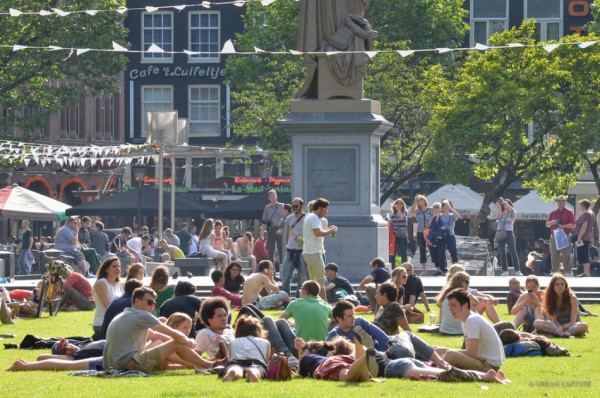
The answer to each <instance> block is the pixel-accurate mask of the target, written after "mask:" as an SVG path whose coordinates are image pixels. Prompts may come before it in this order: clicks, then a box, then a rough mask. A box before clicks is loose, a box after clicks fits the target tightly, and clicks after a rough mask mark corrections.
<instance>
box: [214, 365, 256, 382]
mask: <svg viewBox="0 0 600 398" xmlns="http://www.w3.org/2000/svg"><path fill="white" fill-rule="evenodd" d="M244 373H245V374H246V380H248V382H249V383H256V382H258V381H260V379H261V376H260V372H259V371H258V370H257V369H246V371H245V372H244V370H243V369H242V368H241V367H240V366H237V365H236V366H231V367H230V368H229V369H228V370H227V373H225V376H223V381H224V382H228V381H235V380H238V379H241V378H243V377H244Z"/></svg>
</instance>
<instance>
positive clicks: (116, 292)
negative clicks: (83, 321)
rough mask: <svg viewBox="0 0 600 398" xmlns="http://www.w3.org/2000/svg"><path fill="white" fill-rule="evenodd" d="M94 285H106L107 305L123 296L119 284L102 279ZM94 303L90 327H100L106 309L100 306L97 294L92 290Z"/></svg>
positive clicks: (100, 302)
mask: <svg viewBox="0 0 600 398" xmlns="http://www.w3.org/2000/svg"><path fill="white" fill-rule="evenodd" d="M96 283H104V284H105V285H106V289H107V292H108V297H109V303H110V302H111V301H113V300H114V299H116V298H117V297H121V296H122V295H123V289H122V287H121V283H119V282H115V283H114V284H111V283H110V282H109V281H108V279H106V278H102V279H100V280H99V281H97V282H96ZM94 285H95V284H94ZM94 301H96V312H95V313H94V321H93V322H92V326H102V322H104V314H105V313H106V308H105V307H104V306H103V305H102V301H100V297H99V296H98V293H96V289H94Z"/></svg>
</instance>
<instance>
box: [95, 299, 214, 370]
mask: <svg viewBox="0 0 600 398" xmlns="http://www.w3.org/2000/svg"><path fill="white" fill-rule="evenodd" d="M132 300H133V306H132V308H127V309H125V311H123V313H122V314H120V315H119V316H117V317H116V318H115V319H113V321H112V322H111V323H110V326H109V327H108V331H107V332H106V346H105V347H104V354H103V358H104V359H103V365H104V368H105V369H116V370H140V371H142V372H153V371H156V370H160V369H164V368H166V367H167V365H168V364H167V362H166V360H167V357H169V356H170V355H171V354H173V353H175V354H177V356H178V357H179V358H180V359H181V362H180V364H181V365H184V366H189V367H199V368H204V369H207V368H210V367H213V366H215V365H219V363H218V362H212V361H207V360H205V359H203V358H202V357H200V355H198V354H197V353H196V352H195V351H194V350H193V349H192V348H193V347H195V344H194V341H193V340H191V339H189V338H188V337H187V335H186V334H183V333H181V332H180V331H178V330H175V329H173V328H171V327H169V326H167V325H165V324H162V323H161V322H160V321H159V320H158V319H157V318H156V317H155V316H154V315H152V314H153V313H154V310H155V307H156V293H155V292H154V290H152V289H150V288H148V287H140V288H138V289H136V290H135V291H134V292H133V298H132ZM155 331H156V332H158V333H161V334H165V335H167V336H169V337H170V338H171V339H170V340H169V341H167V342H165V343H163V344H161V345H159V346H157V347H154V348H152V349H150V350H146V349H145V343H146V340H147V339H148V337H150V338H151V339H152V338H156V333H154V332H155Z"/></svg>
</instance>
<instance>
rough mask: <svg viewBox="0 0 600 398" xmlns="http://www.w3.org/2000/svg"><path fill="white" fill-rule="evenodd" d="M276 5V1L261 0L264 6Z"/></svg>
mask: <svg viewBox="0 0 600 398" xmlns="http://www.w3.org/2000/svg"><path fill="white" fill-rule="evenodd" d="M273 3H275V0H260V4H262V5H263V6H265V7H266V6H269V5H271V4H273Z"/></svg>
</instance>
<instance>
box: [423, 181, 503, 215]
mask: <svg viewBox="0 0 600 398" xmlns="http://www.w3.org/2000/svg"><path fill="white" fill-rule="evenodd" d="M443 199H448V200H449V201H450V202H452V205H453V207H454V209H455V210H456V211H458V212H459V213H460V215H461V216H463V217H470V216H476V215H477V214H479V211H480V210H481V205H482V204H483V196H481V195H480V194H478V193H477V192H475V191H473V190H472V189H471V188H469V187H466V186H464V185H461V184H456V185H452V184H446V185H444V186H443V187H441V188H439V189H438V190H437V191H435V192H433V193H431V194H430V195H428V196H427V201H428V202H429V206H432V205H433V203H434V202H441V201H442V200H443ZM495 216H496V204H495V203H491V204H490V217H489V218H494V217H495Z"/></svg>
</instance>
